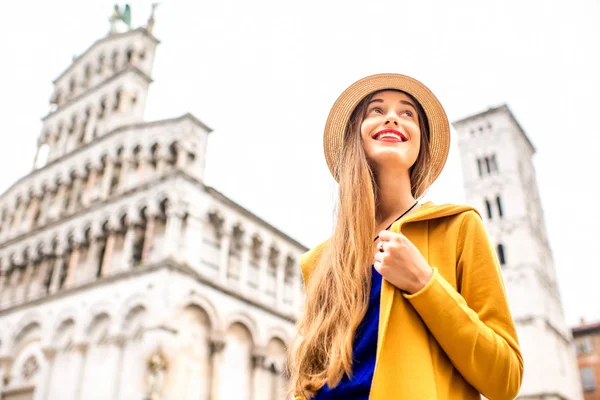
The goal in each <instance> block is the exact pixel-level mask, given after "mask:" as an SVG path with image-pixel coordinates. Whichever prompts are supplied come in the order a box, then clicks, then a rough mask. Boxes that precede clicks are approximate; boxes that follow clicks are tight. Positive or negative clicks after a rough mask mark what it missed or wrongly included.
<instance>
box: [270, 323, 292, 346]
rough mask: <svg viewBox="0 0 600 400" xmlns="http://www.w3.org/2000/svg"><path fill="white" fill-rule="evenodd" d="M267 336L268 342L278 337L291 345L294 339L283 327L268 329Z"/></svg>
mask: <svg viewBox="0 0 600 400" xmlns="http://www.w3.org/2000/svg"><path fill="white" fill-rule="evenodd" d="M266 338H267V341H266V343H268V341H269V340H271V339H278V340H281V341H282V342H283V343H284V344H285V345H286V346H289V345H290V343H291V341H292V338H291V337H290V334H289V333H288V332H286V331H285V329H283V328H281V327H273V328H270V329H269V330H268V331H267V335H266Z"/></svg>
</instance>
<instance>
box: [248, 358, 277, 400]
mask: <svg viewBox="0 0 600 400" xmlns="http://www.w3.org/2000/svg"><path fill="white" fill-rule="evenodd" d="M266 358H267V357H266V350H265V349H256V350H254V353H253V354H252V389H251V390H252V398H253V399H261V400H263V399H264V400H270V399H272V398H273V396H272V393H270V391H271V385H270V383H271V382H270V381H269V378H270V376H269V374H270V371H268V370H267V365H266Z"/></svg>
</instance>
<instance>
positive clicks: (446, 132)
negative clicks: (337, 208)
mask: <svg viewBox="0 0 600 400" xmlns="http://www.w3.org/2000/svg"><path fill="white" fill-rule="evenodd" d="M380 90H401V91H403V92H406V93H408V94H410V95H411V96H413V97H414V98H415V100H416V101H418V102H419V104H420V105H421V107H422V108H423V111H424V112H425V116H426V118H427V122H428V124H429V150H430V154H431V161H430V170H429V179H428V182H427V187H428V186H430V185H431V184H432V183H433V182H434V181H435V180H436V179H437V178H438V176H439V175H440V173H441V172H442V169H443V168H444V165H445V164H446V159H447V158H448V151H449V150H450V123H449V122H448V117H447V115H446V112H445V111H444V108H443V107H442V104H441V103H440V102H439V100H438V99H437V97H435V95H434V94H433V93H432V92H431V90H429V89H428V88H427V87H426V86H425V85H423V84H422V83H421V82H419V81H417V80H416V79H414V78H411V77H409V76H406V75H401V74H377V75H371V76H368V77H366V78H363V79H361V80H359V81H357V82H355V83H353V84H352V85H351V86H350V87H349V88H348V89H346V90H345V91H344V92H343V93H342V94H341V95H340V97H338V99H337V100H336V101H335V103H334V104H333V107H332V108H331V111H330V112H329V117H328V118H327V123H326V124H325V132H324V135H323V148H324V151H325V160H326V161H327V166H328V167H329V170H330V171H331V174H332V175H333V177H334V178H335V179H336V180H338V179H337V177H336V174H335V170H336V166H337V163H338V161H339V159H340V157H341V155H342V148H343V145H344V136H345V133H346V128H347V125H348V121H349V120H350V116H351V115H352V112H353V111H354V109H355V108H356V106H358V104H359V103H360V102H361V101H362V100H363V99H364V98H365V97H367V96H368V95H370V94H371V93H374V92H378V91H380ZM422 194H423V193H415V195H416V196H417V197H418V196H421V195H422Z"/></svg>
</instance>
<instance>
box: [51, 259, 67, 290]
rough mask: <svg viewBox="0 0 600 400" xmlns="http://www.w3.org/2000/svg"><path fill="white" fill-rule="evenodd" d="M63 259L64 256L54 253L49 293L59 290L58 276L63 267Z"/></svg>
mask: <svg viewBox="0 0 600 400" xmlns="http://www.w3.org/2000/svg"><path fill="white" fill-rule="evenodd" d="M64 263H65V259H64V254H63V253H62V251H61V252H57V253H56V259H55V260H54V268H53V269H52V281H51V283H50V293H51V294H52V293H56V292H57V291H58V289H60V274H61V272H62V269H63V267H64Z"/></svg>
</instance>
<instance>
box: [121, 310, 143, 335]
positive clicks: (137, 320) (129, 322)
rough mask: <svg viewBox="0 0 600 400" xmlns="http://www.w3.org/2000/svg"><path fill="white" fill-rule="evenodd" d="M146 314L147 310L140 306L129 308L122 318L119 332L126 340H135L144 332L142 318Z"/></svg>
mask: <svg viewBox="0 0 600 400" xmlns="http://www.w3.org/2000/svg"><path fill="white" fill-rule="evenodd" d="M147 313H148V309H147V308H146V307H144V306H143V305H141V304H138V305H136V306H134V307H133V308H131V309H130V310H129V311H128V312H127V314H125V317H124V318H123V321H122V323H121V326H120V332H122V333H123V334H124V335H125V336H126V337H128V338H131V339H135V338H137V337H138V336H139V335H140V334H142V333H143V331H144V325H145V324H144V318H145V316H146V314H147Z"/></svg>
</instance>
